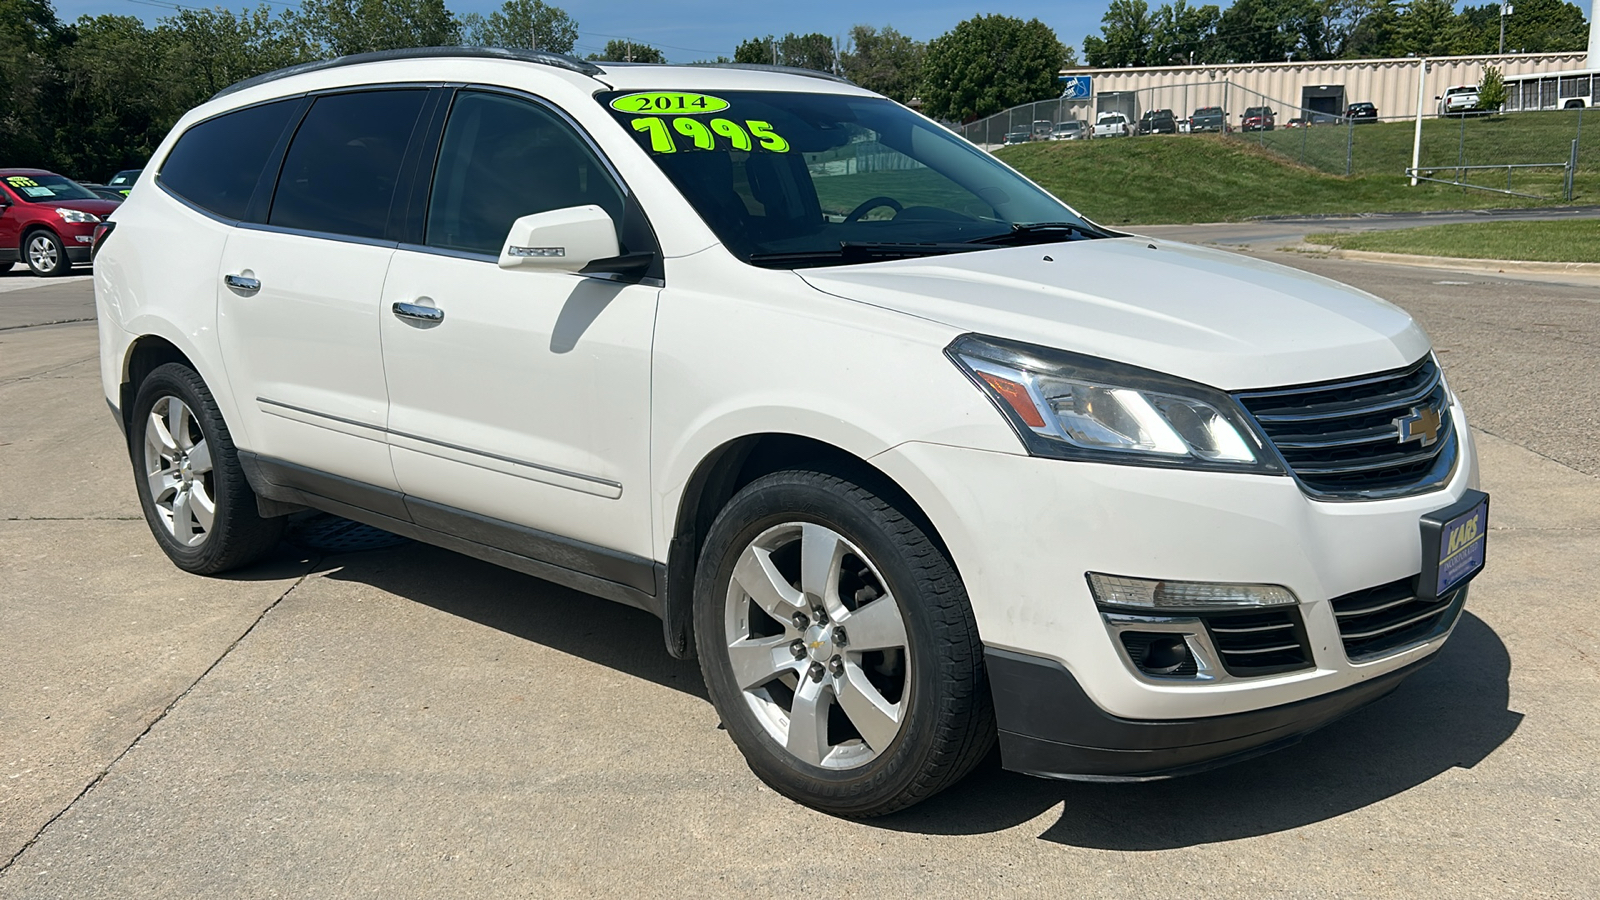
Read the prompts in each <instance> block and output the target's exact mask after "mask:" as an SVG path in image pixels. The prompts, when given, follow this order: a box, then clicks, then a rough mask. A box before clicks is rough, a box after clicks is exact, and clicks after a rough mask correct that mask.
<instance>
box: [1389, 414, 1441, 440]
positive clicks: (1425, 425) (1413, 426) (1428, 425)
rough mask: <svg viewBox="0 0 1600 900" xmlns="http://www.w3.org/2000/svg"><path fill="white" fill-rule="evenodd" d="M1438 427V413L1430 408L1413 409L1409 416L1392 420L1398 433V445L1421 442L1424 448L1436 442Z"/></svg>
mask: <svg viewBox="0 0 1600 900" xmlns="http://www.w3.org/2000/svg"><path fill="white" fill-rule="evenodd" d="M1439 425H1440V420H1439V411H1438V410H1437V409H1434V408H1433V407H1431V406H1429V407H1414V408H1412V410H1411V412H1410V414H1409V415H1404V416H1401V417H1400V418H1398V419H1395V420H1394V427H1395V429H1396V430H1398V431H1399V432H1400V443H1402V444H1404V443H1406V442H1408V441H1421V442H1422V446H1424V447H1428V446H1432V445H1433V444H1435V443H1437V442H1438V440H1439Z"/></svg>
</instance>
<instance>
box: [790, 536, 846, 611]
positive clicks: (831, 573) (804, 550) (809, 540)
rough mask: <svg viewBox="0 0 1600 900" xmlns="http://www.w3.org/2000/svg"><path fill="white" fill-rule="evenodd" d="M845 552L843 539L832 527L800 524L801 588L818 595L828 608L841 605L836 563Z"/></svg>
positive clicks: (841, 559) (832, 608) (832, 609)
mask: <svg viewBox="0 0 1600 900" xmlns="http://www.w3.org/2000/svg"><path fill="white" fill-rule="evenodd" d="M844 552H845V545H844V541H842V540H840V539H839V535H838V534H836V533H834V532H833V530H831V529H828V528H824V527H822V526H821V525H810V524H807V525H802V526H800V589H801V590H803V591H805V592H806V593H807V594H810V595H812V596H813V597H817V598H820V599H821V600H822V602H823V605H824V606H826V607H827V608H828V610H829V611H835V610H838V609H839V608H840V604H839V564H840V563H841V562H842V561H843V560H844Z"/></svg>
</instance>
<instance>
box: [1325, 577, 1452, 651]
mask: <svg viewBox="0 0 1600 900" xmlns="http://www.w3.org/2000/svg"><path fill="white" fill-rule="evenodd" d="M1416 581H1417V580H1416V579H1415V578H1403V579H1401V580H1399V581H1391V582H1390V583H1388V584H1384V585H1379V586H1378V587H1375V588H1367V589H1366V590H1361V591H1355V592H1353V593H1349V594H1345V595H1344V596H1342V597H1335V598H1334V599H1333V615H1334V618H1335V619H1336V620H1338V622H1339V636H1340V637H1341V638H1343V639H1344V654H1345V656H1346V657H1348V658H1349V659H1350V661H1351V662H1361V661H1363V660H1368V659H1374V658H1376V657H1379V656H1385V655H1388V654H1391V653H1398V652H1400V651H1401V650H1404V649H1406V648H1408V647H1415V646H1416V645H1418V644H1423V643H1427V642H1428V641H1431V640H1433V639H1434V638H1436V637H1438V636H1439V635H1441V634H1444V633H1445V632H1446V631H1449V630H1450V626H1452V625H1454V624H1455V621H1456V617H1457V616H1459V615H1460V614H1461V607H1462V606H1463V605H1464V604H1465V603H1466V599H1467V589H1466V588H1465V587H1461V588H1457V589H1456V590H1454V591H1451V592H1450V593H1448V594H1445V595H1444V596H1443V597H1439V598H1438V599H1435V600H1424V599H1422V598H1420V597H1418V596H1417V592H1416Z"/></svg>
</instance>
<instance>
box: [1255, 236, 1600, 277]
mask: <svg viewBox="0 0 1600 900" xmlns="http://www.w3.org/2000/svg"><path fill="white" fill-rule="evenodd" d="M1283 249H1284V250H1290V251H1295V252H1299V253H1318V254H1321V255H1323V256H1332V257H1334V258H1336V259H1355V260H1365V261H1367V262H1381V263H1398V264H1401V265H1407V266H1422V267H1424V268H1429V269H1458V270H1459V269H1469V270H1471V271H1474V272H1522V273H1524V274H1528V275H1600V262H1592V263H1591V262H1578V263H1560V262H1533V261H1531V260H1523V259H1466V258H1462V257H1455V256H1413V255H1411V254H1409V253H1379V252H1378V251H1376V250H1340V249H1338V248H1337V247H1329V246H1327V245H1326V244H1305V243H1302V244H1294V245H1291V246H1287V247H1284V248H1283Z"/></svg>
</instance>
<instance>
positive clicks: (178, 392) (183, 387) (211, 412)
mask: <svg viewBox="0 0 1600 900" xmlns="http://www.w3.org/2000/svg"><path fill="white" fill-rule="evenodd" d="M131 421H132V424H131V425H130V426H129V428H128V451H129V455H130V457H131V458H132V460H133V471H134V479H135V481H136V483H137V485H138V490H139V505H140V506H142V507H143V508H144V517H145V521H146V522H147V523H148V524H149V526H150V531H151V533H152V534H154V535H155V538H156V543H157V544H160V545H161V549H162V551H163V552H165V553H166V554H167V558H169V559H171V560H172V563H173V565H176V566H177V567H178V568H180V569H182V570H184V571H185V572H193V573H195V574H196V575H215V574H217V573H219V572H226V571H228V570H229V569H236V568H239V567H241V566H246V565H249V564H250V563H252V562H255V561H256V560H258V559H260V558H261V557H263V556H265V555H266V554H267V553H269V552H271V550H272V549H273V548H274V547H276V546H277V544H278V539H279V538H280V537H281V536H282V534H283V523H284V520H283V519H282V518H272V519H266V518H262V517H261V515H260V513H259V512H257V508H256V495H255V491H253V490H251V488H250V484H249V482H247V481H246V480H245V477H244V470H243V469H241V468H240V466H239V456H238V451H237V450H236V449H235V448H234V446H233V438H232V436H231V435H230V434H229V433H228V426H227V423H225V422H223V421H222V413H221V412H220V411H219V410H218V409H217V404H216V400H214V399H213V398H212V396H211V390H210V389H209V388H207V387H206V383H205V382H204V381H203V380H201V378H200V376H199V375H198V374H197V373H195V371H194V370H192V369H190V368H189V367H187V366H184V365H182V364H180V363H167V364H166V365H163V366H160V367H158V368H157V369H156V370H155V371H153V372H151V373H150V375H149V377H148V378H146V379H145V380H144V382H143V383H142V384H140V385H139V392H138V394H137V396H136V397H135V399H134V402H133V418H132V420H131Z"/></svg>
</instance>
